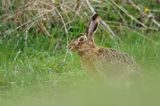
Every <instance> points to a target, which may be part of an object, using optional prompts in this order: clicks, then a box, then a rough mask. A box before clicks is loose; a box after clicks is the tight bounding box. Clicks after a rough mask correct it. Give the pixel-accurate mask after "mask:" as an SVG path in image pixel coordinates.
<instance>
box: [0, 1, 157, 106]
mask: <svg viewBox="0 0 160 106" xmlns="http://www.w3.org/2000/svg"><path fill="white" fill-rule="evenodd" d="M139 2H140V3H141V4H142V1H140V0H136V3H139ZM150 2H151V1H150ZM150 2H144V3H143V5H144V7H149V8H152V5H153V3H150ZM105 5H106V4H104V5H103V7H102V8H98V9H97V11H98V12H100V15H101V16H102V17H104V18H103V19H104V20H105V19H106V20H109V21H112V20H113V21H118V20H119V19H120V17H119V16H118V15H117V14H113V13H115V11H116V9H113V7H110V8H107V7H106V6H105ZM95 7H96V4H95ZM124 7H125V8H126V9H127V10H128V11H129V12H130V13H133V14H134V13H135V10H133V9H132V8H131V7H130V6H128V5H125V6H124ZM106 12H107V13H106ZM119 12H121V11H119ZM134 15H135V16H136V17H137V15H138V14H137V13H135V14H134ZM68 18H69V17H68ZM125 18H126V20H127V21H128V22H129V23H130V21H131V20H130V19H129V18H128V17H125ZM69 20H71V19H69ZM86 21H87V20H86V19H84V20H82V19H78V18H77V19H76V21H74V22H72V23H70V24H69V25H67V29H68V40H71V39H73V38H75V36H76V35H77V34H78V33H81V32H82V31H84V30H85V28H84V27H85V23H86ZM53 23H54V22H53ZM8 24H9V25H8ZM8 24H7V25H5V24H4V25H1V23H0V30H1V31H4V30H6V29H12V27H13V29H14V27H16V25H15V26H14V25H13V26H12V24H14V23H8ZM56 25H57V26H56ZM110 26H111V27H112V25H110ZM113 26H115V25H113ZM61 27H62V24H59V22H57V23H55V26H54V27H53V28H51V29H49V30H48V29H47V30H48V31H49V33H50V34H51V35H52V36H51V38H48V37H47V36H46V35H45V34H42V33H38V32H37V31H35V28H36V27H35V28H33V29H32V28H31V29H30V30H29V32H28V35H29V36H28V39H27V40H25V36H26V35H25V33H24V32H23V31H22V30H21V29H19V30H17V31H14V32H12V33H5V37H1V35H0V106H35V105H39V106H44V105H47V106H53V105H56V106H58V105H59V106H60V105H62V104H63V103H64V104H65V106H66V105H69V106H72V105H73V106H77V105H83V106H84V104H85V103H86V104H85V105H86V106H90V105H91V106H94V105H96V106H97V105H100V104H102V105H103V104H105V106H106V104H108V105H109V106H110V105H111V106H112V105H119V106H121V105H122V106H125V105H127V106H132V105H133V106H135V105H136V106H151V105H154V106H156V105H157V106H159V104H160V103H158V102H159V98H160V92H159V88H160V84H159V82H160V79H159V78H160V65H159V64H160V49H159V48H160V36H159V35H160V31H143V30H141V29H138V28H137V29H138V30H137V29H132V30H129V29H128V28H126V27H123V28H122V29H121V30H120V31H119V32H117V33H116V34H117V37H116V38H114V39H112V38H111V37H110V35H109V33H108V32H107V31H106V30H104V29H103V28H102V26H100V28H99V29H98V31H97V32H96V33H95V36H94V38H95V39H94V40H95V42H96V44H97V45H99V46H103V47H109V48H114V49H118V50H120V51H124V52H127V53H128V54H129V55H131V56H132V57H134V59H135V61H136V62H137V64H138V65H139V66H140V68H141V72H140V73H141V75H142V78H140V79H139V82H138V83H136V84H135V85H133V86H131V87H123V86H122V85H119V86H115V85H114V83H112V82H110V81H107V84H102V83H100V82H97V81H96V80H94V78H92V77H91V76H89V75H87V74H86V72H85V70H83V69H82V67H81V65H80V60H79V56H78V55H77V54H76V53H67V55H66V52H67V50H66V46H67V44H66V33H64V29H63V28H61ZM47 28H48V27H47ZM22 29H23V28H22ZM113 30H114V27H113ZM133 30H136V31H139V32H142V33H143V35H140V34H138V33H136V32H134V31H133ZM114 31H115V30H114ZM0 34H1V33H0ZM144 37H145V38H144ZM59 39H60V46H58V47H56V44H57V41H59ZM64 60H65V61H64ZM72 103H73V104H72ZM83 103H84V104H83ZM64 104H63V105H64ZM71 104H72V105H71Z"/></svg>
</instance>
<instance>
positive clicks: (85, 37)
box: [68, 14, 99, 52]
mask: <svg viewBox="0 0 160 106" xmlns="http://www.w3.org/2000/svg"><path fill="white" fill-rule="evenodd" d="M98 23H99V17H98V15H97V14H94V15H93V16H92V17H91V20H90V22H89V24H88V26H87V28H86V32H85V33H82V34H79V35H78V36H77V37H76V38H75V39H74V40H72V41H71V42H70V44H69V45H68V48H69V49H70V50H71V51H77V52H82V51H86V50H89V49H91V48H94V47H95V44H94V42H93V39H92V35H93V33H94V32H95V31H96V29H97V27H98Z"/></svg>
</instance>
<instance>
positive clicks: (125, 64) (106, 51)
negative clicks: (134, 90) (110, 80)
mask: <svg viewBox="0 0 160 106" xmlns="http://www.w3.org/2000/svg"><path fill="white" fill-rule="evenodd" d="M98 24H99V16H98V14H94V15H93V16H92V17H91V20H90V22H89V24H88V26H87V28H86V32H85V33H81V34H79V35H78V36H77V38H76V39H74V40H73V41H71V42H70V43H69V45H68V48H69V49H70V50H71V51H73V52H74V51H75V52H77V53H78V55H79V56H80V59H81V62H82V65H83V67H84V69H85V70H87V72H89V73H92V74H94V75H95V74H96V75H103V76H105V75H107V76H111V77H113V76H119V77H122V76H125V75H129V74H132V73H134V72H136V63H135V62H134V61H133V59H132V58H131V57H130V56H129V55H128V54H126V53H123V52H120V51H118V50H114V49H112V48H101V47H98V46H97V45H96V44H95V42H94V40H93V38H92V36H93V34H94V32H95V31H96V29H97V27H98Z"/></svg>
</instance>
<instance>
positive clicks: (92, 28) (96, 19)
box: [86, 14, 99, 39]
mask: <svg viewBox="0 0 160 106" xmlns="http://www.w3.org/2000/svg"><path fill="white" fill-rule="evenodd" d="M98 24H99V16H98V14H94V15H93V16H92V17H91V20H90V22H89V24H88V26H87V28H86V34H87V37H88V38H89V39H91V37H92V35H93V33H94V32H95V31H96V29H97V27H98Z"/></svg>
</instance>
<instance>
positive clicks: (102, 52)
mask: <svg viewBox="0 0 160 106" xmlns="http://www.w3.org/2000/svg"><path fill="white" fill-rule="evenodd" d="M97 56H98V58H99V59H100V60H101V61H103V62H105V63H106V64H109V63H110V64H114V65H121V66H123V65H128V66H131V67H135V62H134V60H133V59H132V58H131V57H130V56H129V55H128V54H126V53H123V52H121V51H118V50H115V49H112V48H99V49H98V52H97Z"/></svg>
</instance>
